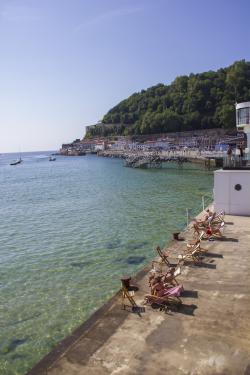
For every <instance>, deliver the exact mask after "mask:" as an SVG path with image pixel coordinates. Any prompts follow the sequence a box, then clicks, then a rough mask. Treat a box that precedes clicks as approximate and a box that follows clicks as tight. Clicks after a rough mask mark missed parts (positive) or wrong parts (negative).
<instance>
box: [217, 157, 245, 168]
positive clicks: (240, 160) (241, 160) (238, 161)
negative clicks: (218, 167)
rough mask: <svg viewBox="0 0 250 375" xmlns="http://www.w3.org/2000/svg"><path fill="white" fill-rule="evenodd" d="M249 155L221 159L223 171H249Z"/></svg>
mask: <svg viewBox="0 0 250 375" xmlns="http://www.w3.org/2000/svg"><path fill="white" fill-rule="evenodd" d="M249 168H250V155H249V154H247V155H244V156H240V155H231V156H226V157H224V158H223V169H249Z"/></svg>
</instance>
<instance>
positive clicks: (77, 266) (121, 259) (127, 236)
mask: <svg viewBox="0 0 250 375" xmlns="http://www.w3.org/2000/svg"><path fill="white" fill-rule="evenodd" d="M47 155H48V153H47V154H46V153H24V154H22V158H23V160H24V162H23V163H22V164H20V165H17V166H10V165H9V163H10V162H11V161H12V160H13V159H15V158H16V157H17V155H13V154H12V155H11V154H5V155H0V200H1V202H0V203H1V204H0V209H1V220H0V374H1V375H12V374H19V375H22V374H24V373H25V372H26V371H27V370H28V369H29V368H31V367H32V366H33V365H34V364H35V363H36V362H37V361H38V360H39V359H40V358H41V357H42V356H43V355H45V354H46V353H47V352H49V351H50V350H51V349H52V348H53V347H54V346H55V345H56V343H57V342H58V341H59V340H61V339H62V338H63V337H65V336H66V335H68V334H69V333H70V332H71V331H72V330H73V329H74V328H76V327H77V326H79V325H80V324H81V323H82V322H83V321H84V320H86V319H87V318H88V317H89V316H90V314H91V313H93V312H94V311H95V310H96V309H98V308H99V307H100V306H101V305H102V304H103V302H104V301H106V300H107V299H108V298H109V297H111V296H112V295H113V294H114V292H116V291H117V289H118V288H119V286H120V277H121V276H122V275H123V274H131V275H133V274H135V273H136V272H137V271H138V270H139V269H141V268H142V267H143V266H144V265H146V264H147V262H149V261H150V260H151V259H152V257H153V256H154V255H155V254H154V251H153V247H154V246H155V245H157V244H159V245H161V246H163V245H165V244H166V242H167V241H168V240H169V239H170V238H171V233H172V232H173V231H176V230H177V229H182V228H183V227H184V226H185V224H186V208H189V209H192V211H191V212H192V215H195V214H196V213H198V212H200V211H201V208H202V207H201V199H202V196H203V195H204V196H205V197H206V198H205V199H206V203H209V202H211V200H212V185H213V174H212V172H210V173H209V172H207V171H205V170H204V169H201V168H200V167H198V166H195V165H191V164H186V165H184V167H183V168H182V169H180V168H178V166H176V165H171V166H170V165H169V166H168V167H167V168H166V169H161V170H139V169H130V168H125V167H123V162H122V161H121V160H118V159H106V158H98V157H96V156H84V157H68V158H67V157H61V156H60V157H57V160H56V161H55V162H49V161H48V157H46V156H47ZM121 313H122V312H121Z"/></svg>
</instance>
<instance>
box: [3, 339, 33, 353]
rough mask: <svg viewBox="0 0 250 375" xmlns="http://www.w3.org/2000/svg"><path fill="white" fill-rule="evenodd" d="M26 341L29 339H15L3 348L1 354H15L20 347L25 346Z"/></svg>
mask: <svg viewBox="0 0 250 375" xmlns="http://www.w3.org/2000/svg"><path fill="white" fill-rule="evenodd" d="M26 341H27V338H24V339H17V338H15V337H14V338H13V339H12V340H11V342H10V343H9V344H7V345H5V346H3V348H2V349H1V353H2V354H8V353H10V352H13V351H14V350H15V349H16V348H17V347H18V346H20V345H22V344H24V343H25V342H26Z"/></svg>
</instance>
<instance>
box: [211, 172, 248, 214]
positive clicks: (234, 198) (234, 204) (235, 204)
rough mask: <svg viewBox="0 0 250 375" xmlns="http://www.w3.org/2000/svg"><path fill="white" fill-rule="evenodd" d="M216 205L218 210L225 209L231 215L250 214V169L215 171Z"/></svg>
mask: <svg viewBox="0 0 250 375" xmlns="http://www.w3.org/2000/svg"><path fill="white" fill-rule="evenodd" d="M239 185H240V186H239ZM237 188H240V190H237ZM214 205H215V210H216V211H217V212H218V211H221V210H224V211H225V212H226V214H229V215H247V216H250V171H249V170H225V171H224V170H218V171H215V172H214Z"/></svg>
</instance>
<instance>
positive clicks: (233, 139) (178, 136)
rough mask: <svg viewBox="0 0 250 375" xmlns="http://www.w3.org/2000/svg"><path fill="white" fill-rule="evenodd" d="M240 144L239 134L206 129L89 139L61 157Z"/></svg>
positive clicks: (69, 146)
mask: <svg viewBox="0 0 250 375" xmlns="http://www.w3.org/2000/svg"><path fill="white" fill-rule="evenodd" d="M242 141H244V134H243V133H239V134H237V133H234V134H226V132H225V130H223V129H207V130H206V131H204V130H196V131H187V132H180V133H168V134H152V135H147V136H145V135H144V136H133V137H129V136H117V137H112V138H111V137H109V138H108V137H105V138H92V139H85V138H83V139H82V140H81V139H76V140H75V141H73V142H72V143H67V144H63V145H62V147H61V149H60V154H61V155H68V156H78V155H79V156H80V155H85V154H86V153H99V152H101V151H105V150H110V151H125V152H130V151H131V152H134V151H171V150H179V149H183V148H185V149H199V150H216V151H225V150H227V148H228V147H229V145H237V144H238V143H241V142H242Z"/></svg>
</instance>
